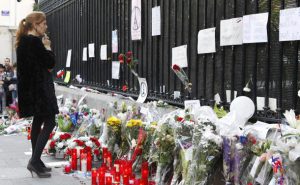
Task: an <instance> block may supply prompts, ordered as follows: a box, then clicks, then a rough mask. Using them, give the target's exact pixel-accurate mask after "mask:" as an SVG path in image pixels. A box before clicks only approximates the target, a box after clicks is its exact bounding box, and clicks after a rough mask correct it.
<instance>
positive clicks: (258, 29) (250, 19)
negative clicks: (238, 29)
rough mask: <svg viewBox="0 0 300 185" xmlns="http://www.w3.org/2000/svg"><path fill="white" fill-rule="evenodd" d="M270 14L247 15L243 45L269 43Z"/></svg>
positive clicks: (244, 23)
mask: <svg viewBox="0 0 300 185" xmlns="http://www.w3.org/2000/svg"><path fill="white" fill-rule="evenodd" d="M268 18H269V13H260V14H252V15H245V16H244V17H243V43H261V42H268V31H267V24H268Z"/></svg>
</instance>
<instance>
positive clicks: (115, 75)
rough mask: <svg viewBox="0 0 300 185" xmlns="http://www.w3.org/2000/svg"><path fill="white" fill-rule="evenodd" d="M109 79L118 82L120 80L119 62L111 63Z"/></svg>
mask: <svg viewBox="0 0 300 185" xmlns="http://www.w3.org/2000/svg"><path fill="white" fill-rule="evenodd" d="M111 77H112V79H116V80H118V79H119V78H120V62H119V61H113V62H112V64H111Z"/></svg>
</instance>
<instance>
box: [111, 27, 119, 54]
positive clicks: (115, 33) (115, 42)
mask: <svg viewBox="0 0 300 185" xmlns="http://www.w3.org/2000/svg"><path fill="white" fill-rule="evenodd" d="M112 53H118V31H117V30H114V31H112Z"/></svg>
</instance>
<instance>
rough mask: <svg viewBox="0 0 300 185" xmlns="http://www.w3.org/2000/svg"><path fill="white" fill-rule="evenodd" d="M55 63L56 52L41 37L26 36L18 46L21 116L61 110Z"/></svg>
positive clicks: (39, 114) (48, 113)
mask: <svg viewBox="0 0 300 185" xmlns="http://www.w3.org/2000/svg"><path fill="white" fill-rule="evenodd" d="M54 65H55V56H54V54H53V52H52V51H49V50H46V48H45V47H44V45H43V43H42V41H41V39H40V38H38V37H36V36H33V35H28V36H22V37H21V39H20V42H19V46H18V47H17V78H18V80H17V85H18V104H19V110H20V113H19V114H20V117H30V116H50V115H54V114H57V113H58V106H57V100H56V96H55V90H54V84H53V79H52V75H51V72H49V71H50V69H53V67H54Z"/></svg>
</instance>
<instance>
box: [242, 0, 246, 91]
mask: <svg viewBox="0 0 300 185" xmlns="http://www.w3.org/2000/svg"><path fill="white" fill-rule="evenodd" d="M246 14H247V2H246V1H244V12H243V15H246ZM241 47H242V66H241V67H242V86H243V87H244V86H245V85H246V84H247V82H246V51H247V50H246V46H245V45H242V46H241ZM242 95H244V90H242Z"/></svg>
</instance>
